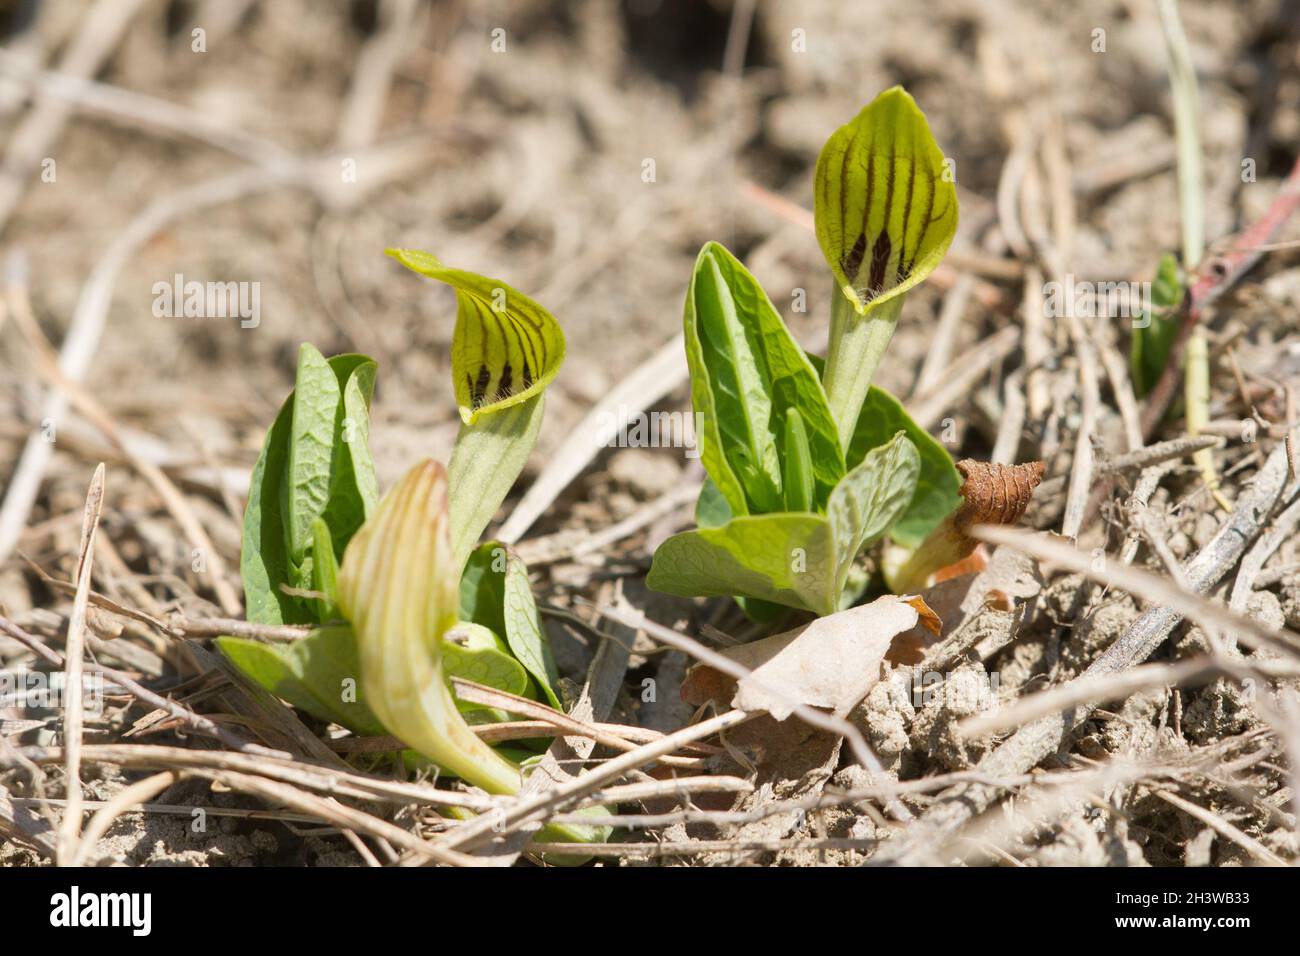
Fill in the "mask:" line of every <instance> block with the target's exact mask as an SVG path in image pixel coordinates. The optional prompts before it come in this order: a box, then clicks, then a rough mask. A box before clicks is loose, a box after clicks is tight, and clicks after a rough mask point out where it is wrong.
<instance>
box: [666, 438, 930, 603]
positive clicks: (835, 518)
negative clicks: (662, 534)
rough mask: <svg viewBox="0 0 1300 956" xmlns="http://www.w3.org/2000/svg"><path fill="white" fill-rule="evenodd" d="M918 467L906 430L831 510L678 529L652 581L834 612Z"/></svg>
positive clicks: (842, 487) (847, 479) (836, 495)
mask: <svg viewBox="0 0 1300 956" xmlns="http://www.w3.org/2000/svg"><path fill="white" fill-rule="evenodd" d="M919 469H920V461H919V456H918V454H917V452H916V449H915V447H914V446H913V445H912V443H911V442H910V441H908V439H907V437H906V436H905V435H903V434H901V433H900V434H898V435H896V436H895V437H894V438H893V440H891V441H890V442H889V443H888V444H886V445H883V446H881V447H879V448H875V449H872V450H871V451H870V452H869V453H868V454H867V456H866V458H865V459H864V460H863V461H862V463H861V464H859V465H858V466H857V467H856V468H854V469H853V470H852V471H851V472H849V474H847V475H845V476H844V478H843V480H842V481H841V482H840V483H839V484H838V485H836V487H835V490H834V491H833V492H832V493H831V496H830V500H829V501H828V502H827V514H826V515H825V516H822V515H816V514H807V513H802V514H801V513H778V514H766V515H743V516H741V517H738V518H733V519H732V520H731V521H729V522H727V523H726V524H725V525H722V526H721V527H716V528H697V529H695V530H694V531H685V532H682V533H681V534H676V535H673V536H672V537H671V538H669V539H668V540H667V541H665V542H664V543H663V544H661V545H660V546H659V548H658V550H656V551H655V555H654V561H653V563H652V565H651V568H650V574H649V575H648V576H647V578H646V584H647V586H648V587H650V588H652V589H653V590H656V591H661V592H664V593H666V594H676V595H678V596H680V597H701V596H703V597H720V596H727V595H731V596H743V597H746V598H755V599H758V600H760V601H768V602H771V603H774V604H783V605H785V606H787V607H794V608H803V609H805V610H809V611H812V612H814V613H816V614H820V615H825V614H833V613H834V612H835V611H837V610H839V609H840V606H841V602H842V599H843V597H844V590H845V585H846V583H847V582H848V579H849V572H850V569H851V568H852V566H853V562H854V561H855V560H856V558H857V556H858V554H859V553H860V551H861V550H862V548H864V547H866V546H868V545H870V544H872V543H874V542H875V541H876V540H877V539H878V538H879V537H880V536H881V535H883V534H884V533H885V532H886V531H887V530H888V529H889V526H890V525H891V524H892V523H893V522H894V521H895V520H897V518H898V517H899V516H900V515H901V514H902V513H903V510H904V509H905V508H906V507H907V504H908V502H909V500H910V499H911V493H912V489H913V487H914V486H915V483H916V476H917V472H918V471H919Z"/></svg>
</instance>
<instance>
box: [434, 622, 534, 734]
mask: <svg viewBox="0 0 1300 956" xmlns="http://www.w3.org/2000/svg"><path fill="white" fill-rule="evenodd" d="M442 662H443V668H444V670H445V672H446V675H447V677H448V678H452V677H460V678H463V679H464V680H470V681H474V682H475V683H476V684H486V685H487V686H488V687H495V688H496V689H497V690H503V691H505V692H506V693H507V694H515V695H519V696H524V695H526V694H527V691H528V683H529V681H528V672H527V671H525V670H524V668H523V665H522V664H520V663H519V662H518V661H517V660H515V659H514V658H513V657H511V656H510V649H509V648H508V647H506V644H505V642H504V641H502V640H501V638H499V637H497V635H496V634H494V633H493V632H492V631H491V630H490V629H488V628H486V627H484V626H483V625H481V624H474V623H470V622H466V621H462V622H461V623H459V624H457V625H456V626H455V627H454V628H452V629H451V630H450V631H448V632H447V633H446V634H445V635H444V636H443V639H442ZM453 693H455V692H454V691H453ZM456 706H457V707H458V708H459V709H460V710H461V712H462V713H467V714H476V712H478V713H481V712H486V713H487V715H488V717H489V720H494V721H505V720H509V719H510V717H509V715H508V714H506V713H505V712H503V711H500V710H497V709H495V708H491V707H484V706H483V705H481V704H470V703H466V702H465V701H462V700H460V699H459V698H458V699H457V700H456ZM476 715H477V714H476Z"/></svg>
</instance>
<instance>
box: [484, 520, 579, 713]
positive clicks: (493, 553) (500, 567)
mask: <svg viewBox="0 0 1300 956" xmlns="http://www.w3.org/2000/svg"><path fill="white" fill-rule="evenodd" d="M460 613H461V616H462V617H463V618H464V619H465V620H468V621H472V622H474V623H475V624H481V625H483V626H484V627H486V628H488V629H489V630H491V631H492V632H493V633H495V634H502V635H504V636H505V639H506V644H507V645H508V646H509V649H510V652H511V654H513V655H514V657H515V659H516V660H518V661H519V663H520V664H522V665H523V666H524V668H525V669H526V670H527V671H528V673H529V675H531V676H532V678H533V680H535V681H536V682H537V686H538V687H539V688H540V689H541V692H542V694H543V695H545V697H546V700H547V702H548V703H550V705H551V706H552V707H554V708H555V709H556V710H561V709H563V708H562V706H561V703H560V698H559V696H558V695H557V694H556V692H555V685H556V683H557V681H558V680H559V675H558V673H557V671H556V667H555V659H554V657H553V656H552V654H551V646H550V643H549V641H547V639H546V630H545V628H544V627H543V625H542V619H541V616H540V615H539V614H538V612H537V604H536V602H535V601H534V599H533V590H532V586H531V585H530V584H529V583H528V568H527V567H526V566H525V565H524V562H523V561H522V560H521V559H520V558H519V556H518V555H517V554H515V553H514V552H513V551H511V550H510V549H509V548H507V547H506V546H505V545H503V544H501V543H500V542H498V541H488V542H486V543H484V544H483V545H481V546H480V547H479V548H478V549H477V550H476V551H474V553H473V554H472V555H470V559H469V561H468V562H467V564H466V566H465V572H464V574H463V575H462V576H461V580H460Z"/></svg>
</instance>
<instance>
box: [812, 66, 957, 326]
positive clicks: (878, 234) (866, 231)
mask: <svg viewBox="0 0 1300 956" xmlns="http://www.w3.org/2000/svg"><path fill="white" fill-rule="evenodd" d="M952 179H953V177H952V176H951V175H949V174H948V167H947V165H946V164H945V161H944V156H943V153H942V152H941V151H940V149H939V146H938V144H937V143H935V141H934V136H933V135H932V134H931V133H930V127H929V124H927V123H926V121H925V114H924V113H922V112H921V111H920V109H918V108H917V105H916V103H915V101H914V100H913V99H912V97H911V96H909V95H908V94H907V93H906V92H905V91H904V90H903V88H902V87H899V86H895V87H893V88H892V89H888V90H886V91H885V92H883V93H881V94H880V95H879V96H877V97H876V98H875V99H874V100H872V101H871V102H870V103H869V104H867V106H866V107H865V108H864V109H863V110H862V112H861V113H859V114H858V115H857V116H856V117H854V118H853V120H851V121H850V122H848V123H846V124H845V125H844V126H841V127H840V128H839V129H838V130H836V131H835V132H834V133H832V134H831V137H830V139H828V140H827V141H826V145H825V146H824V147H822V151H821V155H820V156H819V157H818V158H817V171H816V174H815V179H814V188H813V194H814V195H813V218H814V222H815V227H816V232H817V242H818V244H819V245H820V246H821V248H822V254H823V255H824V256H825V257H826V262H827V264H828V265H829V266H830V268H831V272H832V273H833V274H834V276H835V282H836V285H838V286H839V287H840V289H841V290H842V291H843V293H844V295H845V296H846V297H847V298H848V299H849V301H850V302H851V303H852V304H853V306H854V308H855V309H856V311H857V312H858V313H859V314H863V313H866V312H867V310H868V308H875V307H876V306H878V305H880V303H882V302H884V301H886V300H888V299H891V298H894V297H895V296H899V295H902V294H903V293H905V292H907V290H908V289H911V288H912V287H913V286H915V285H917V284H918V283H919V282H921V281H922V280H923V279H925V277H926V276H927V275H929V274H930V272H931V271H933V269H934V267H935V266H937V265H938V264H939V261H940V260H941V259H942V258H943V256H944V253H946V252H947V251H948V246H949V245H950V244H951V243H952V239H953V235H954V234H955V233H956V231H957V190H956V188H955V186H954V184H953V181H952Z"/></svg>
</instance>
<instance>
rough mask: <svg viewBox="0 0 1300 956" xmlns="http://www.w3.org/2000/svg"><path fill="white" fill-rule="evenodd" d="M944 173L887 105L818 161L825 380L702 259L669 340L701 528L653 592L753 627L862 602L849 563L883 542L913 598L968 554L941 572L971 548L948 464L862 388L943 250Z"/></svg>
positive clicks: (917, 129) (933, 444) (947, 204)
mask: <svg viewBox="0 0 1300 956" xmlns="http://www.w3.org/2000/svg"><path fill="white" fill-rule="evenodd" d="M946 169H947V166H946V164H945V163H944V158H943V154H942V153H941V152H940V150H939V147H938V146H937V145H936V144H935V142H934V139H933V137H932V136H931V135H930V130H929V127H928V126H927V125H926V122H925V117H924V116H923V115H922V114H921V111H920V110H919V109H917V107H916V104H915V103H914V102H913V101H912V98H911V97H910V96H908V95H907V93H905V92H904V91H903V90H902V89H900V88H897V87H895V88H894V89H891V90H887V91H886V92H884V93H882V94H880V96H878V97H876V99H875V100H874V101H872V103H870V104H869V105H868V106H867V107H866V108H865V109H864V110H863V111H862V112H861V113H859V114H858V116H857V117H856V118H855V119H854V120H853V121H852V122H850V123H849V124H848V125H846V126H844V127H842V128H840V129H839V130H837V131H836V132H835V133H834V134H833V135H832V136H831V138H830V140H829V141H828V142H827V143H826V146H825V147H824V148H823V150H822V153H821V157H820V159H819V160H818V164H817V178H816V197H815V200H816V201H815V207H816V226H817V239H818V241H819V243H820V245H821V248H822V251H823V253H824V254H825V256H826V260H827V263H828V264H829V266H830V270H831V275H832V279H833V291H832V295H831V298H832V306H831V323H830V342H829V348H828V353H827V359H826V361H825V363H823V362H822V361H821V360H820V359H817V358H815V357H813V356H809V355H807V354H805V353H804V351H803V350H802V349H801V348H800V347H799V345H798V344H797V343H796V342H795V340H794V338H793V336H792V335H791V334H790V331H789V329H787V328H786V326H785V323H784V322H783V321H782V320H781V317H780V315H779V313H778V312H777V311H776V308H775V307H774V306H773V305H772V302H771V301H770V300H769V299H768V297H767V294H766V293H765V292H764V291H763V289H762V287H761V286H760V285H759V283H758V281H757V280H756V279H755V278H754V276H752V275H751V274H750V273H749V272H748V271H747V270H746V269H745V267H744V266H743V265H741V264H740V262H739V261H738V260H737V259H736V258H735V257H734V256H733V255H732V254H731V253H730V252H728V251H727V250H726V249H724V248H723V247H722V246H721V245H719V244H717V243H708V244H707V245H705V247H704V249H703V250H702V251H701V252H700V256H699V259H698V260H697V261H696V264H695V272H694V275H693V276H692V278H691V284H690V287H689V289H688V290H687V293H686V306H685V317H684V326H685V340H686V357H687V361H688V364H689V366H690V372H691V399H692V403H693V405H694V408H695V411H696V413H697V415H698V416H699V418H700V420H701V422H702V426H703V434H702V435H701V436H700V440H701V442H702V450H701V460H702V461H703V464H704V468H705V470H706V471H707V472H708V475H709V480H708V481H707V482H706V483H705V486H704V489H703V491H702V492H701V494H700V500H699V503H698V505H697V507H696V519H697V524H698V525H699V527H698V528H696V529H694V530H692V531H686V532H683V533H681V534H678V535H674V536H673V537H671V538H669V539H668V540H667V541H665V542H664V543H663V544H662V545H661V546H660V547H659V549H658V550H657V551H656V552H655V556H654V563H653V566H652V567H651V570H650V575H649V577H648V579H647V583H648V584H649V586H650V587H652V588H655V589H656V590H660V591H664V592H667V593H670V594H677V595H681V596H701V595H707V596H719V595H732V596H735V597H736V598H737V599H738V600H739V601H740V602H741V604H742V606H743V607H744V608H745V610H746V612H747V613H749V614H750V616H751V617H754V618H756V619H762V620H766V619H771V618H774V617H775V616H776V613H777V612H779V610H780V606H784V607H789V608H798V609H802V610H806V611H812V612H813V613H815V614H818V615H828V614H833V613H834V612H836V611H837V610H840V609H842V608H844V607H847V606H849V605H851V604H852V603H853V602H854V601H856V600H857V599H858V597H860V596H861V594H862V592H863V590H864V588H865V586H866V583H867V581H866V579H865V576H864V575H863V574H862V573H860V571H859V570H858V568H857V559H858V556H859V555H860V554H861V552H862V551H863V549H865V548H867V547H869V546H871V545H872V544H874V543H875V542H877V541H878V540H880V539H881V538H882V537H883V536H884V535H885V534H886V533H887V532H888V533H889V535H890V538H891V542H892V543H891V554H892V555H893V557H894V565H895V566H897V567H899V568H902V567H904V566H906V567H907V568H908V570H909V574H908V575H907V578H906V582H905V583H906V585H907V587H908V588H919V587H921V586H924V584H925V582H926V580H927V579H928V577H929V574H930V572H931V571H932V570H934V569H935V568H934V567H931V566H932V565H933V563H934V561H933V559H934V558H935V557H939V556H943V557H948V556H950V555H952V554H953V553H954V552H955V551H956V550H958V549H959V548H960V547H965V548H966V550H965V551H963V552H962V553H961V554H957V555H956V556H955V557H951V558H949V559H948V560H944V561H943V562H942V564H948V563H951V561H953V560H959V559H960V558H961V557H964V556H965V554H967V553H969V550H970V548H971V547H973V546H974V542H973V541H970V539H969V538H966V537H965V536H964V535H962V536H961V537H960V538H957V537H956V536H955V535H954V534H947V533H939V532H940V529H941V528H942V527H943V524H944V522H945V520H947V519H949V517H950V516H951V515H953V513H954V512H955V511H956V509H957V508H958V506H959V505H960V504H961V503H962V497H961V495H960V494H959V488H960V487H961V484H962V479H961V477H960V476H959V475H958V472H957V470H956V468H955V467H954V465H953V461H952V458H951V456H950V455H949V454H948V452H947V451H946V450H945V449H944V448H943V446H942V445H940V444H939V443H938V442H937V441H935V439H934V438H933V437H932V436H931V435H930V434H929V433H928V432H926V431H925V430H924V429H923V428H921V427H920V426H919V425H917V424H916V423H915V422H913V421H912V420H911V418H910V417H909V416H908V414H907V412H906V411H905V410H904V409H903V406H902V403H900V402H899V401H898V399H896V398H894V397H893V396H892V395H890V394H889V393H888V392H886V391H884V390H883V389H880V388H878V387H876V386H873V385H872V384H871V380H872V377H873V376H874V373H875V369H876V367H877V365H878V364H879V362H880V360H881V357H882V355H883V354H884V351H885V347H886V346H887V345H888V343H889V338H890V336H891V335H892V334H893V329H894V325H895V323H896V322H897V320H898V315H899V311H900V310H901V308H902V304H903V300H904V297H905V296H906V294H907V292H908V290H910V289H911V288H913V287H914V286H916V285H917V284H918V283H920V282H921V281H923V280H924V279H925V277H926V276H928V275H929V274H930V272H932V271H933V270H934V267H935V266H936V265H938V263H939V261H940V260H941V259H942V258H943V256H944V253H945V252H946V251H947V249H948V246H949V244H950V243H951V242H952V238H953V233H954V232H955V230H956V227H957V194H956V190H955V189H954V187H953V184H952V182H951V177H950V176H947V175H945V171H946ZM823 366H824V367H823ZM954 541H955V542H956V546H954ZM922 552H925V553H922ZM942 564H940V565H938V566H942ZM936 567H937V566H936ZM886 581H887V583H892V582H889V575H888V574H887V575H886Z"/></svg>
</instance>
